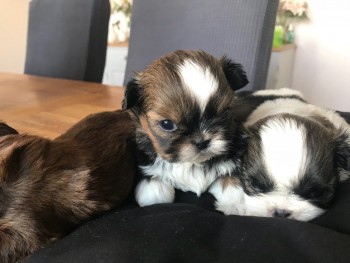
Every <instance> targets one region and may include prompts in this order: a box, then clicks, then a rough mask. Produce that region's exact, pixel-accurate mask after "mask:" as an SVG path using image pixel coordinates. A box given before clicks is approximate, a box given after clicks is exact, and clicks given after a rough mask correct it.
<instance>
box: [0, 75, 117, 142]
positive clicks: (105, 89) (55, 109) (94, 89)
mask: <svg viewBox="0 0 350 263" xmlns="http://www.w3.org/2000/svg"><path fill="white" fill-rule="evenodd" d="M123 96H124V88H123V87H115V86H106V85H102V84H97V83H90V82H82V81H73V80H63V79H53V78H43V77H36V76H30V75H24V74H22V75H21V74H9V73H0V120H1V121H3V122H6V123H7V124H8V125H10V126H12V127H13V128H14V129H16V130H17V131H19V132H21V133H30V134H33V135H40V136H44V137H48V138H55V137H56V136H58V135H60V134H61V133H62V132H64V131H65V130H67V129H68V128H69V127H70V126H72V125H73V124H74V123H76V122H77V121H79V120H80V119H82V118H84V117H85V116H86V115H88V114H91V113H95V112H101V111H109V110H116V109H119V108H121V101H122V99H123Z"/></svg>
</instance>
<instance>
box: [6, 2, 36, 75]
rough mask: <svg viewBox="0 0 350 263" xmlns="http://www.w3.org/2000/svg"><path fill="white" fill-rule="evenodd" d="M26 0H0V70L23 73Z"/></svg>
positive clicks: (26, 25)
mask: <svg viewBox="0 0 350 263" xmlns="http://www.w3.org/2000/svg"><path fill="white" fill-rule="evenodd" d="M28 3H29V1H28V0H0V72H14V73H23V70H24V61H25V50H26V42H27V27H28Z"/></svg>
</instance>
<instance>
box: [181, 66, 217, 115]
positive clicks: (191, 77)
mask: <svg viewBox="0 0 350 263" xmlns="http://www.w3.org/2000/svg"><path fill="white" fill-rule="evenodd" d="M179 72H180V76H181V78H182V82H183V84H184V86H185V88H187V89H188V90H189V91H190V92H191V93H192V94H193V95H194V96H195V98H196V100H197V102H198V104H199V106H200V107H201V109H202V110H204V109H205V106H206V105H207V103H208V101H209V98H210V97H211V96H212V95H213V94H214V93H215V92H216V90H217V89H218V85H219V83H218V80H217V79H216V77H215V76H214V75H213V74H212V72H211V71H210V69H209V68H208V67H206V68H203V67H202V66H200V65H198V64H196V63H195V62H193V61H189V60H186V61H185V62H184V63H183V64H182V65H180V66H179Z"/></svg>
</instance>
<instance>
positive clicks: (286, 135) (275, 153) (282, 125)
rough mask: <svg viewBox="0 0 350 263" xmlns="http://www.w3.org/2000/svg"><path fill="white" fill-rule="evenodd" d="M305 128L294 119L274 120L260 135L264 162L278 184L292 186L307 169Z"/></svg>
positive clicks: (268, 123)
mask: <svg viewBox="0 0 350 263" xmlns="http://www.w3.org/2000/svg"><path fill="white" fill-rule="evenodd" d="M304 133H305V131H304V128H303V127H300V126H299V127H297V124H296V123H295V122H294V121H292V120H272V121H269V122H267V125H266V127H263V129H262V131H261V133H260V136H261V141H262V151H263V156H264V163H265V167H266V169H267V172H268V173H269V175H270V176H271V177H272V178H273V179H274V181H275V182H276V183H277V186H285V187H290V186H291V184H292V183H293V182H295V181H297V180H298V176H299V175H300V174H301V173H302V172H303V171H304V170H305V166H306V156H307V148H306V141H305V136H304Z"/></svg>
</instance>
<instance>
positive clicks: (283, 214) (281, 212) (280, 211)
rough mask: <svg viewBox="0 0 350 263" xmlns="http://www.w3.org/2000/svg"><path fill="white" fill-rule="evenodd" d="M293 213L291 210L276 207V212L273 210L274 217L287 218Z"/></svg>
mask: <svg viewBox="0 0 350 263" xmlns="http://www.w3.org/2000/svg"><path fill="white" fill-rule="evenodd" d="M291 214H292V212H291V211H288V210H285V209H276V210H275V212H273V217H281V218H287V217H289V216H290V215H291Z"/></svg>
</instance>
